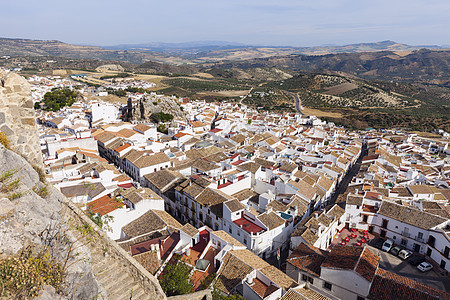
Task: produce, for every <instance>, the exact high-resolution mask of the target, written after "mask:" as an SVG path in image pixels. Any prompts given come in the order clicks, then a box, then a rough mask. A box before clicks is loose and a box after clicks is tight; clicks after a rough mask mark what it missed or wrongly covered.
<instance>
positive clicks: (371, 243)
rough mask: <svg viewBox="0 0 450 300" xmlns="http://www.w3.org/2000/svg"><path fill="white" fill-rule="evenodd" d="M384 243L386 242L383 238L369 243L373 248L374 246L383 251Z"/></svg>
mask: <svg viewBox="0 0 450 300" xmlns="http://www.w3.org/2000/svg"><path fill="white" fill-rule="evenodd" d="M383 243H384V241H383V239H381V238H378V239H376V240H374V241H369V244H370V245H371V246H373V247H375V248H378V249H381V247H383Z"/></svg>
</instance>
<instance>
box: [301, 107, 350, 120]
mask: <svg viewBox="0 0 450 300" xmlns="http://www.w3.org/2000/svg"><path fill="white" fill-rule="evenodd" d="M302 112H303V113H304V114H305V115H308V116H316V117H318V118H320V117H330V118H342V117H343V115H342V114H341V113H337V112H330V111H324V110H320V109H315V108H308V107H303V109H302Z"/></svg>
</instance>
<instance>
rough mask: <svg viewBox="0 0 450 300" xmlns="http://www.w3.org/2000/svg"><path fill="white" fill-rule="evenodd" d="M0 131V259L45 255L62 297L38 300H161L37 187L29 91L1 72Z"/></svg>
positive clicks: (84, 224)
mask: <svg viewBox="0 0 450 300" xmlns="http://www.w3.org/2000/svg"><path fill="white" fill-rule="evenodd" d="M0 131H2V132H4V133H5V134H6V136H7V138H8V141H9V142H10V148H11V150H9V149H6V148H5V147H4V146H3V145H2V144H0V259H4V258H9V257H11V256H14V255H16V256H17V255H21V254H22V252H21V251H22V250H23V249H36V251H48V252H49V253H50V254H51V257H52V258H54V259H55V261H57V262H59V264H61V266H63V269H64V273H65V274H66V277H65V282H66V284H65V287H64V291H65V292H64V293H60V294H56V290H55V289H54V288H52V287H50V286H44V288H43V289H42V291H41V293H40V296H39V299H41V300H44V299H45V300H46V299H103V300H106V299H114V300H115V299H119V300H120V299H127V300H128V299H146V300H147V299H166V296H165V294H164V292H163V291H162V289H161V286H160V285H159V282H158V280H157V279H156V278H155V277H154V276H153V275H151V274H150V273H149V272H148V271H147V270H145V269H144V268H143V267H142V266H141V265H140V264H139V263H138V262H136V260H135V259H134V258H132V257H131V256H130V255H129V254H128V253H127V252H126V251H125V250H123V249H122V248H121V247H120V246H118V245H117V243H115V242H114V241H112V240H111V239H109V238H108V236H107V235H106V233H105V232H103V231H102V230H101V229H100V228H98V227H97V225H95V224H94V223H93V222H92V221H91V220H90V219H89V218H88V217H87V216H86V215H85V214H84V213H83V212H82V211H81V210H80V209H79V208H78V207H76V206H75V205H74V204H73V203H71V202H70V201H69V200H68V199H67V198H65V197H64V195H62V194H61V193H60V192H59V191H58V190H56V189H55V188H53V187H52V186H51V185H49V184H46V183H45V182H42V181H44V180H45V178H43V176H42V174H41V175H40V174H38V173H37V172H36V170H37V169H39V167H41V166H42V154H41V150H40V144H39V138H38V134H37V128H36V121H35V116H34V109H33V102H32V101H31V97H30V87H29V85H28V83H27V82H26V80H25V79H23V78H22V77H20V76H19V75H16V74H14V73H5V72H1V73H0ZM31 164H33V165H31ZM36 167H37V168H36ZM41 180H42V181H41ZM42 249H43V250H42ZM46 253H47V252H46ZM0 299H3V298H1V296H0Z"/></svg>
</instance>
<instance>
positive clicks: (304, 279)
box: [302, 274, 314, 284]
mask: <svg viewBox="0 0 450 300" xmlns="http://www.w3.org/2000/svg"><path fill="white" fill-rule="evenodd" d="M302 280H303V281H308V282H309V283H311V284H313V283H314V279H313V278H312V277H309V276H308V275H305V274H302Z"/></svg>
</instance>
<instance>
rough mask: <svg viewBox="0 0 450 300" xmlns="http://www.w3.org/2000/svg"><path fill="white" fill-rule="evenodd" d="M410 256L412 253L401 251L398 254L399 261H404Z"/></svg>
mask: <svg viewBox="0 0 450 300" xmlns="http://www.w3.org/2000/svg"><path fill="white" fill-rule="evenodd" d="M412 254H413V253H412V251H409V250H406V249H403V250H401V251H400V252H399V253H398V257H400V258H401V259H403V260H405V259H407V258H408V257H410V256H411V255H412Z"/></svg>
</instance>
